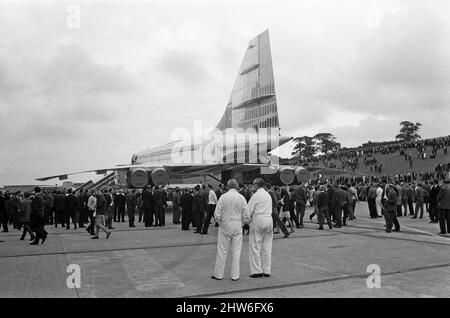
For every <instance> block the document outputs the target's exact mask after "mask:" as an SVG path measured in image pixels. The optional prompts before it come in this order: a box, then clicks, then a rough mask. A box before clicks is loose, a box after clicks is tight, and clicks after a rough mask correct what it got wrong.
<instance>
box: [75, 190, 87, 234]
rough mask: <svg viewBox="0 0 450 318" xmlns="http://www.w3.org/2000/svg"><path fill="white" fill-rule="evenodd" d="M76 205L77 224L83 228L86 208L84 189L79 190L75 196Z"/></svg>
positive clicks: (85, 220)
mask: <svg viewBox="0 0 450 318" xmlns="http://www.w3.org/2000/svg"><path fill="white" fill-rule="evenodd" d="M77 200H78V202H77V207H78V226H79V227H80V228H84V224H85V223H87V222H88V221H87V218H88V215H87V210H86V201H87V200H86V194H85V192H84V190H81V191H80V193H79V194H78V197H77Z"/></svg>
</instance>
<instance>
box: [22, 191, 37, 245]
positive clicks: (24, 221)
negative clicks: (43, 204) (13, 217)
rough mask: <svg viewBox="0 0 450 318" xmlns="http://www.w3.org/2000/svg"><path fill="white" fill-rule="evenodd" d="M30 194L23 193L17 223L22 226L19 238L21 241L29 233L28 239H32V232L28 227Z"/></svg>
mask: <svg viewBox="0 0 450 318" xmlns="http://www.w3.org/2000/svg"><path fill="white" fill-rule="evenodd" d="M31 202H32V200H31V194H30V193H29V192H26V193H25V198H24V199H23V200H22V209H21V211H20V213H19V224H20V226H22V227H23V233H22V236H21V237H20V240H21V241H23V240H24V239H25V236H26V235H27V233H28V234H30V238H31V239H30V241H34V239H35V237H34V233H33V231H32V230H31V227H30V221H31Z"/></svg>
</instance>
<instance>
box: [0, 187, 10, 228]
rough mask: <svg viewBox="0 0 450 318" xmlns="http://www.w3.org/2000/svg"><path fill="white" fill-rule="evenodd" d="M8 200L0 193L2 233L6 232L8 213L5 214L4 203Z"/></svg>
mask: <svg viewBox="0 0 450 318" xmlns="http://www.w3.org/2000/svg"><path fill="white" fill-rule="evenodd" d="M7 200H9V198H7V197H6V194H3V193H2V192H1V191H0V221H1V223H2V226H3V231H2V232H8V220H9V219H8V213H7V212H6V201H7Z"/></svg>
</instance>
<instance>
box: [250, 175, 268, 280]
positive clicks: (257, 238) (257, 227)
mask: <svg viewBox="0 0 450 318" xmlns="http://www.w3.org/2000/svg"><path fill="white" fill-rule="evenodd" d="M253 190H254V194H253V196H252V197H251V198H250V200H249V202H248V211H249V213H250V238H249V263H250V277H252V278H258V277H261V276H264V277H269V276H270V274H271V265H272V241H273V222H272V198H271V197H270V194H269V193H267V191H266V190H265V189H264V181H263V180H262V179H260V178H256V179H255V180H254V181H253Z"/></svg>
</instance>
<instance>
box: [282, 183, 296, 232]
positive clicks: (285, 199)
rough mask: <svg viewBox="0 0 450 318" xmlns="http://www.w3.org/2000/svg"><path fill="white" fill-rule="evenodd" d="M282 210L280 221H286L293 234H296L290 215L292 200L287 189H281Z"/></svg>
mask: <svg viewBox="0 0 450 318" xmlns="http://www.w3.org/2000/svg"><path fill="white" fill-rule="evenodd" d="M280 204H281V209H280V219H281V221H282V222H284V220H286V221H287V222H288V223H289V226H290V228H291V233H294V232H295V231H294V223H293V222H292V220H291V213H290V207H291V198H290V197H289V193H288V192H287V190H286V189H285V188H281V200H280Z"/></svg>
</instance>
